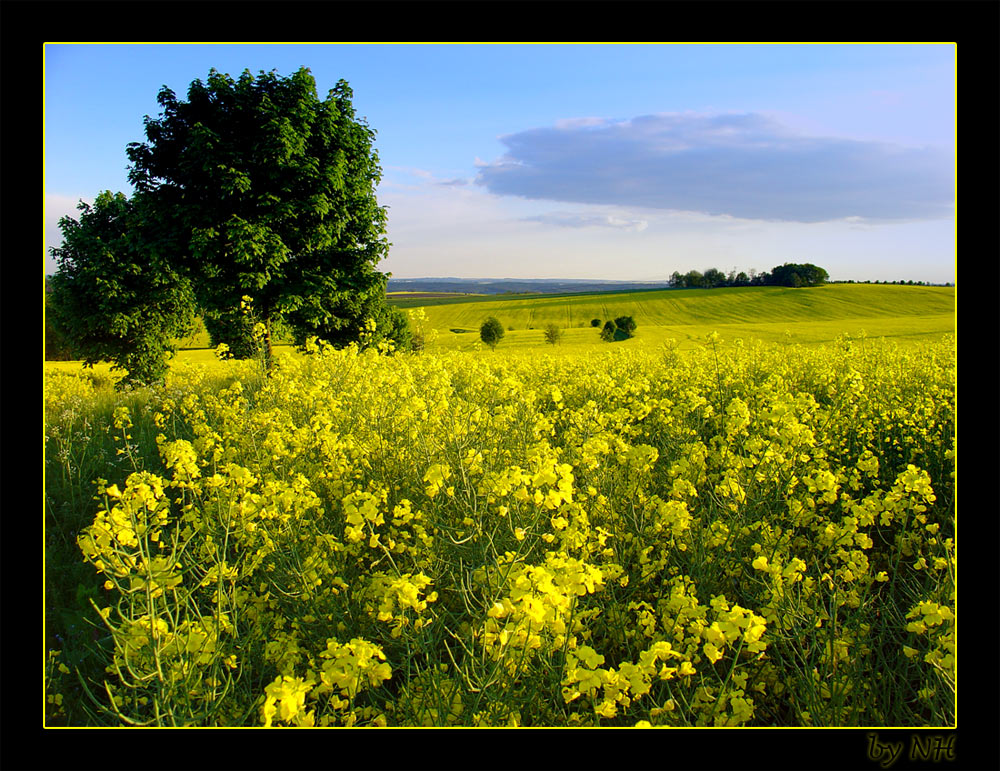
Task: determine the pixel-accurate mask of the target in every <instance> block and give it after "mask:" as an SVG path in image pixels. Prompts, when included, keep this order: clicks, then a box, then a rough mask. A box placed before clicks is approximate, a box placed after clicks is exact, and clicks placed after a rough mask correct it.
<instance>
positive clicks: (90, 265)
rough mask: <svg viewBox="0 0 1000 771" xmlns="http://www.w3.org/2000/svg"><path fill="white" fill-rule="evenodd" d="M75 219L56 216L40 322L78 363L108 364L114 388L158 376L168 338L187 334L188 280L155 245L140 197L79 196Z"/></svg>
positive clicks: (190, 310) (170, 347) (171, 343)
mask: <svg viewBox="0 0 1000 771" xmlns="http://www.w3.org/2000/svg"><path fill="white" fill-rule="evenodd" d="M77 208H78V209H79V211H80V216H79V218H78V219H74V218H73V217H63V218H62V219H61V220H60V221H59V226H60V228H61V229H62V232H63V245H62V246H61V247H59V248H55V249H53V250H52V253H53V255H54V256H55V258H56V260H57V261H58V269H57V270H56V273H55V274H54V275H53V276H52V279H51V288H52V294H51V296H50V298H49V301H48V302H47V303H46V321H47V322H50V323H52V324H53V326H54V329H55V331H56V332H57V333H58V334H60V335H61V336H62V337H63V338H65V340H66V341H67V342H68V343H69V346H70V347H71V348H72V350H73V351H74V353H75V354H77V355H79V356H81V357H82V358H83V360H84V364H85V365H86V366H93V365H94V364H96V363H97V362H100V361H110V362H111V363H112V369H115V370H123V371H125V373H126V374H125V377H124V378H122V380H120V381H119V386H122V387H123V386H125V385H138V384H145V383H151V382H154V381H156V380H160V379H162V378H163V376H164V374H165V373H166V371H167V367H168V358H169V356H170V355H171V354H172V353H173V352H174V350H175V345H176V343H175V339H176V338H179V337H182V336H184V335H187V334H189V333H190V330H191V326H192V322H193V320H194V298H193V294H192V291H191V286H190V283H189V282H188V281H187V280H186V278H185V277H184V276H182V275H181V274H179V273H178V272H177V271H176V269H175V268H174V267H173V266H172V265H171V263H170V261H169V259H167V255H166V254H165V253H164V252H162V251H161V250H160V249H158V248H157V246H156V243H157V242H158V241H159V240H160V238H159V235H158V234H157V232H156V230H155V226H154V225H153V224H152V223H151V221H150V219H149V218H148V216H147V212H146V210H145V208H144V206H143V205H142V203H141V202H140V201H136V200H135V199H130V198H128V197H126V196H125V194H124V193H111V192H110V191H105V192H103V193H101V194H100V195H98V196H97V198H96V199H95V201H94V203H93V205H90V204H87V203H85V202H83V201H81V202H80V204H79V206H78V207H77Z"/></svg>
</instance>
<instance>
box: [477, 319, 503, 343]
mask: <svg viewBox="0 0 1000 771" xmlns="http://www.w3.org/2000/svg"><path fill="white" fill-rule="evenodd" d="M503 336H504V331H503V324H501V323H500V322H499V321H497V320H496V319H495V318H493V316H490V317H489V318H488V319H486V321H484V322H483V324H482V326H481V327H479V339H480V340H482V341H483V342H484V343H486V344H487V345H488V346H489V347H490V348H492V349H496V347H497V343H499V342H500V341H501V340H503Z"/></svg>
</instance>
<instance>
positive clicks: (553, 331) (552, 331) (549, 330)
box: [545, 324, 563, 345]
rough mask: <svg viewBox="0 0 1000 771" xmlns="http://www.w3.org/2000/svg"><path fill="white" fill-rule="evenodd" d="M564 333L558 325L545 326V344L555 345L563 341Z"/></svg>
mask: <svg viewBox="0 0 1000 771" xmlns="http://www.w3.org/2000/svg"><path fill="white" fill-rule="evenodd" d="M562 337H563V331H562V328H561V327H560V326H559V325H558V324H546V325H545V342H547V343H550V344H551V345H555V344H556V343H558V342H559V341H560V340H562Z"/></svg>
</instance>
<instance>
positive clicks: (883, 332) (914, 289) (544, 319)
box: [422, 284, 955, 351]
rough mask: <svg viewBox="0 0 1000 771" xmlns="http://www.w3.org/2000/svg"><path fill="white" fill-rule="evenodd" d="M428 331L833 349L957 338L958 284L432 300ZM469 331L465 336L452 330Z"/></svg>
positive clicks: (517, 341) (569, 340) (474, 336)
mask: <svg viewBox="0 0 1000 771" xmlns="http://www.w3.org/2000/svg"><path fill="white" fill-rule="evenodd" d="M422 307H423V309H424V311H425V313H426V314H427V326H428V327H429V328H432V329H434V330H436V331H437V338H436V340H435V341H434V343H433V345H434V346H437V347H440V348H442V349H449V350H450V349H459V350H467V349H471V348H474V347H475V345H476V344H477V343H478V341H479V335H478V330H479V325H480V324H481V323H482V321H483V319H485V318H486V317H488V316H495V317H496V318H497V319H498V320H499V321H500V322H501V323H502V324H503V326H504V328H505V329H507V333H506V335H505V336H504V339H503V341H502V342H501V343H500V346H501V347H505V348H533V347H546V348H549V349H552V348H555V349H557V350H558V349H565V350H568V351H569V350H572V351H577V350H579V348H580V347H581V346H594V345H597V346H600V345H605V346H606V345H608V344H607V343H601V342H600V340H599V337H598V335H599V330H598V329H596V328H594V327H592V326H591V319H595V318H596V319H600V320H601V322H602V323H603V322H604V321H605V320H607V319H614V318H616V317H618V316H633V317H634V318H635V320H636V322H637V324H638V329H637V331H636V336H635V338H633V339H632V340H628V341H623V342H619V343H615V344H614V345H618V346H637V347H644V346H647V345H662V344H663V343H665V342H666V341H667V340H669V339H674V340H676V341H677V344H678V347H680V348H685V347H689V346H693V345H697V344H699V343H700V341H703V340H704V338H705V336H706V335H708V334H709V333H711V332H713V331H714V332H718V333H719V334H720V335H722V336H723V337H729V338H744V339H748V340H749V339H760V340H763V341H765V342H794V343H800V344H804V345H811V344H818V343H824V342H829V341H831V340H835V339H837V337H839V336H840V335H841V334H845V333H846V334H849V335H852V336H856V335H860V334H861V333H864V334H866V335H867V336H869V337H886V338H893V339H896V340H898V341H900V342H907V341H920V340H928V339H933V338H937V337H940V336H941V335H942V334H954V332H955V290H954V288H952V287H924V286H898V285H896V286H894V285H869V284H863V285H859V284H833V285H828V286H822V287H814V288H810V289H786V288H782V287H748V288H730V289H708V290H704V289H687V290H661V291H647V292H605V293H600V294H591V293H587V294H578V295H560V296H543V297H506V298H503V299H496V300H482V299H477V300H474V301H466V302H453V301H449V302H447V303H443V302H442V303H439V302H435V301H433V300H427V301H425V304H424V305H423V306H422ZM547 324H557V325H558V326H560V327H561V328H563V329H564V331H565V333H564V338H563V341H562V343H560V344H559V345H558V346H554V347H553V346H551V345H549V344H547V343H546V342H545V339H544V336H543V331H542V330H543V329H544V328H545V326H546V325H547ZM453 330H464V331H458V332H456V331H453Z"/></svg>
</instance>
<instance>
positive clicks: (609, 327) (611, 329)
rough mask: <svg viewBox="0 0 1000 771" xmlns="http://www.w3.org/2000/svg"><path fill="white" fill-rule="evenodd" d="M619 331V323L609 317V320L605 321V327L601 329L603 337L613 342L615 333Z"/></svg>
mask: <svg viewBox="0 0 1000 771" xmlns="http://www.w3.org/2000/svg"><path fill="white" fill-rule="evenodd" d="M617 332H618V325H617V324H615V322H613V321H611V320H610V319H608V320H607V321H605V322H604V329H602V330H601V339H602V340H603V341H604V342H606V343H610V342H613V341H614V339H615V334H616V333H617Z"/></svg>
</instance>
